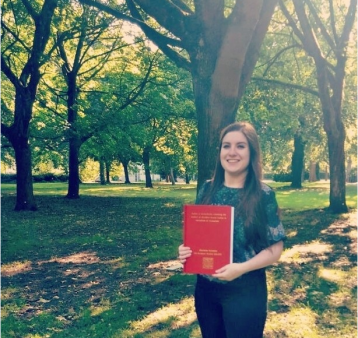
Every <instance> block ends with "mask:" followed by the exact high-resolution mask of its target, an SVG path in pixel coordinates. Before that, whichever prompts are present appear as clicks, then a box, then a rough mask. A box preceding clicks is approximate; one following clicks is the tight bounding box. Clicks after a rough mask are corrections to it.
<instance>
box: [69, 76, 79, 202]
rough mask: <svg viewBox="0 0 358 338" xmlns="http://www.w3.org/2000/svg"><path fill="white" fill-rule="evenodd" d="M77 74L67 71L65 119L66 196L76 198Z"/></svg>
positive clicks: (77, 167)
mask: <svg viewBox="0 0 358 338" xmlns="http://www.w3.org/2000/svg"><path fill="white" fill-rule="evenodd" d="M76 77H77V74H76V73H75V72H68V73H67V86H68V91H67V94H68V98H67V121H68V123H69V125H70V131H69V133H70V134H69V161H68V166H69V171H68V173H69V175H68V193H67V196H66V197H67V198H70V199H76V198H79V197H80V170H79V152H80V146H81V140H80V138H79V135H78V132H77V128H76V121H77V115H78V112H77V106H76V101H77V84H76Z"/></svg>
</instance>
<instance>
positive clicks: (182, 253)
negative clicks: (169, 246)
mask: <svg viewBox="0 0 358 338" xmlns="http://www.w3.org/2000/svg"><path fill="white" fill-rule="evenodd" d="M178 252H179V256H178V259H179V261H180V263H182V264H183V263H185V262H186V259H187V258H189V257H190V256H191V253H192V251H191V250H190V248H189V247H188V246H184V244H182V245H180V246H179V248H178Z"/></svg>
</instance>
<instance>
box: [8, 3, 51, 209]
mask: <svg viewBox="0 0 358 338" xmlns="http://www.w3.org/2000/svg"><path fill="white" fill-rule="evenodd" d="M57 5H58V0H44V1H42V2H39V1H29V0H21V1H8V0H4V1H2V4H1V11H2V16H1V30H2V32H1V40H2V43H1V71H2V75H4V76H5V77H6V79H7V82H6V83H11V85H12V87H13V97H14V101H13V102H11V101H10V100H5V99H4V100H3V97H2V108H4V107H6V109H5V113H6V114H7V113H11V114H12V116H13V119H12V122H11V123H10V124H3V123H2V124H1V132H2V134H3V135H4V136H6V138H7V139H8V140H9V141H10V143H11V145H12V146H13V148H14V152H15V159H16V172H17V190H16V206H15V210H36V209H37V206H36V202H35V198H34V194H33V185H32V162H31V148H30V142H29V137H30V121H31V118H32V114H33V106H34V102H35V99H36V93H37V89H38V86H39V82H40V79H41V71H40V69H41V67H42V66H43V65H44V63H45V62H46V61H48V59H49V57H50V55H51V53H52V52H53V45H52V44H49V43H48V42H49V38H50V35H51V23H52V20H53V18H54V13H55V9H56V7H57ZM3 111H4V110H3ZM6 120H9V119H6Z"/></svg>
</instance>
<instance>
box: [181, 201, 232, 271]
mask: <svg viewBox="0 0 358 338" xmlns="http://www.w3.org/2000/svg"><path fill="white" fill-rule="evenodd" d="M233 233H234V207H231V206H226V205H225V206H224V205H192V204H186V205H184V211H183V237H184V246H188V247H190V249H191V250H192V255H191V256H190V257H189V258H187V260H186V262H185V263H184V267H183V272H185V273H195V274H213V273H215V270H217V269H219V268H221V267H223V266H224V265H226V264H229V263H232V257H233Z"/></svg>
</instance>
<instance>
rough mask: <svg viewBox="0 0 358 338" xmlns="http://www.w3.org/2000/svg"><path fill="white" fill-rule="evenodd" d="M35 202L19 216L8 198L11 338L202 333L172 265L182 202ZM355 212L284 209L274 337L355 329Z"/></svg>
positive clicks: (272, 307) (188, 284)
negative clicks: (284, 235)
mask: <svg viewBox="0 0 358 338" xmlns="http://www.w3.org/2000/svg"><path fill="white" fill-rule="evenodd" d="M37 201H38V204H39V211H38V212H35V213H21V212H20V213H19V212H14V211H12V208H13V205H14V197H13V196H9V197H5V198H3V200H2V221H3V222H2V224H3V225H2V258H3V262H2V264H3V265H2V333H3V335H4V337H26V336H29V335H36V334H37V335H38V336H39V337H51V338H55V337H56V338H60V337H79V338H82V337H93V338H99V337H101V338H105V337H108V338H115V337H121V338H125V337H128V338H129V337H159V338H160V337H171V338H176V337H178V338H179V337H200V333H199V329H198V326H197V323H196V317H195V313H194V309H193V300H192V297H191V296H192V294H193V290H194V283H195V277H194V276H191V275H182V274H181V273H180V271H170V270H167V269H166V268H167V267H168V266H170V264H174V263H175V257H176V254H177V246H178V244H179V243H180V242H181V236H182V235H181V210H182V202H181V201H180V200H177V199H163V198H140V197H138V198H134V197H133V198H128V197H126V198H120V197H116V198H112V197H105V198H103V197H89V196H84V197H82V198H81V199H79V200H72V201H69V200H66V199H64V198H62V197H48V196H45V197H38V198H37ZM350 216H351V214H346V215H341V216H337V215H331V214H327V213H325V212H323V211H320V210H308V211H304V212H294V211H289V210H287V211H284V213H283V222H284V224H285V228H286V229H287V234H288V238H287V241H286V244H285V248H286V249H285V252H284V254H283V256H282V259H281V261H280V263H279V264H277V265H276V266H275V267H273V268H270V269H269V270H268V281H269V288H270V301H269V311H270V312H269V318H268V323H267V329H266V335H265V337H267V338H273V337H290V338H293V337H305V336H306V337H307V336H309V337H323V336H326V337H329V335H330V334H331V333H332V337H333V336H334V337H339V336H340V334H341V336H342V337H344V334H346V333H347V332H348V334H350V333H351V332H352V330H353V329H354V326H355V322H354V323H353V319H355V315H354V306H355V305H354V304H353V303H355V302H354V299H356V286H355V276H356V275H355V274H352V269H353V268H354V267H355V263H356V247H355V244H356V242H355V238H354V236H353V234H354V231H355V230H356V227H355V225H354V224H355V223H354V220H353V219H351V218H349V217H350ZM353 277H354V281H353ZM302 320H304V321H306V322H307V323H308V324H307V325H308V328H306V331H302ZM310 323H311V324H310ZM307 325H306V326H307ZM295 330H296V331H295ZM297 330H298V331H297ZM300 330H301V333H300ZM307 330H311V331H312V332H313V333H312V332H311V333H310V331H307ZM332 330H333V331H332ZM292 332H298V333H297V335H294V334H293V333H292ZM324 334H326V335H324Z"/></svg>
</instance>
